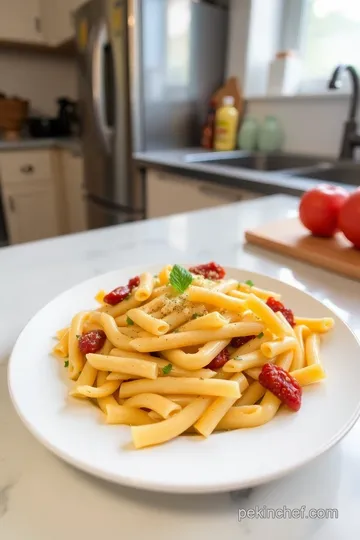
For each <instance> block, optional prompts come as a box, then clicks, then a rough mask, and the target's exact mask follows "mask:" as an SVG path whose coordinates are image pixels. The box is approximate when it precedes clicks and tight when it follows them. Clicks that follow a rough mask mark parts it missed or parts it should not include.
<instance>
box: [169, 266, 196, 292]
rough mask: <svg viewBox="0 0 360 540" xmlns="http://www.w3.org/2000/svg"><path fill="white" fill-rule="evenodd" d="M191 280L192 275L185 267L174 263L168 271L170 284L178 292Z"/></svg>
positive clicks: (184, 288) (183, 290)
mask: <svg viewBox="0 0 360 540" xmlns="http://www.w3.org/2000/svg"><path fill="white" fill-rule="evenodd" d="M192 280H193V277H192V275H191V274H190V272H189V271H188V270H186V268H183V267H182V266H180V265H178V264H175V265H174V266H173V267H172V270H171V272H170V280H169V281H170V285H172V287H173V288H174V289H175V290H176V291H177V292H178V293H180V294H182V293H183V292H185V291H186V289H187V288H188V287H189V285H191V283H192Z"/></svg>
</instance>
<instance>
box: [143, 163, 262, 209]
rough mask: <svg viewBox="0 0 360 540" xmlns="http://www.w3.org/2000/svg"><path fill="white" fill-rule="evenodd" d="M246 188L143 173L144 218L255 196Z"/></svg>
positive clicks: (156, 173)
mask: <svg viewBox="0 0 360 540" xmlns="http://www.w3.org/2000/svg"><path fill="white" fill-rule="evenodd" d="M257 196H258V195H257V194H255V193H252V192H250V191H246V190H242V189H238V188H229V187H226V186H221V185H218V184H213V183H211V182H206V181H203V180H195V179H192V178H190V179H189V178H187V177H183V176H178V175H173V174H169V173H165V172H159V171H156V170H153V169H150V170H148V171H147V175H146V214H147V217H148V218H155V217H162V216H169V215H171V214H178V213H181V212H190V211H192V210H201V209H202V208H211V207H213V206H219V205H222V204H227V203H231V202H237V201H242V200H245V199H251V198H256V197H257Z"/></svg>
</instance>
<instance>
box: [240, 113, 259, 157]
mask: <svg viewBox="0 0 360 540" xmlns="http://www.w3.org/2000/svg"><path fill="white" fill-rule="evenodd" d="M258 133H259V124H258V121H257V120H256V119H255V118H252V117H251V116H247V117H246V118H245V119H244V121H243V123H242V124H241V128H240V131H239V136H238V146H239V148H240V149H241V150H247V151H248V152H253V151H254V150H256V146H257V139H258Z"/></svg>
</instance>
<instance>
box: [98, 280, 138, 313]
mask: <svg viewBox="0 0 360 540" xmlns="http://www.w3.org/2000/svg"><path fill="white" fill-rule="evenodd" d="M139 283H140V277H139V276H135V277H133V278H131V279H129V282H128V284H127V285H122V286H121V287H116V289H114V290H113V291H111V292H109V293H108V294H106V295H105V296H104V302H105V303H106V304H110V305H111V306H115V305H116V304H119V303H120V302H122V301H123V300H125V298H126V297H127V296H129V294H130V293H131V291H132V290H133V289H135V287H138V286H139Z"/></svg>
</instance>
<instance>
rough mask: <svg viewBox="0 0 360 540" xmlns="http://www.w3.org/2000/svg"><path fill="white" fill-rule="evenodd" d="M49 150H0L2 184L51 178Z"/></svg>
mask: <svg viewBox="0 0 360 540" xmlns="http://www.w3.org/2000/svg"><path fill="white" fill-rule="evenodd" d="M51 155H52V153H51V151H50V150H28V151H25V152H23V151H22V150H21V151H20V150H19V151H16V150H14V151H12V152H1V153H0V167H1V178H2V182H3V183H4V184H12V183H14V182H24V181H26V180H27V179H29V180H30V179H34V178H51V177H52V170H51Z"/></svg>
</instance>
